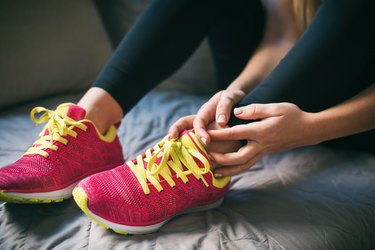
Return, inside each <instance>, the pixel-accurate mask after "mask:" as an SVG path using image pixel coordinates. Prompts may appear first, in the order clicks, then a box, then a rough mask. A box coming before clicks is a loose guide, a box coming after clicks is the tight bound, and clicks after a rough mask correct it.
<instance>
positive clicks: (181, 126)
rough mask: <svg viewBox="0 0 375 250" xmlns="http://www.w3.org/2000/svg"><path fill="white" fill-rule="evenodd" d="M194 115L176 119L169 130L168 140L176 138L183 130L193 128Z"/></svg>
mask: <svg viewBox="0 0 375 250" xmlns="http://www.w3.org/2000/svg"><path fill="white" fill-rule="evenodd" d="M194 118H195V115H189V116H185V117H182V118H180V119H178V120H177V121H176V122H175V123H174V124H173V125H172V126H171V127H170V128H169V133H168V134H169V135H168V137H169V138H170V139H172V138H177V137H178V136H179V135H180V133H181V132H183V131H184V130H190V129H192V128H193V122H194Z"/></svg>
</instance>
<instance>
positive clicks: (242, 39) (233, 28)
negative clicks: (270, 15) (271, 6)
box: [208, 0, 265, 89]
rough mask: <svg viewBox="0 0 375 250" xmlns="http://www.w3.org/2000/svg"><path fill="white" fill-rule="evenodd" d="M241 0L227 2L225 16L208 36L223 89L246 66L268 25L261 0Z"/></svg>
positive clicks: (220, 85) (218, 83)
mask: <svg viewBox="0 0 375 250" xmlns="http://www.w3.org/2000/svg"><path fill="white" fill-rule="evenodd" d="M237 2H238V4H237V5H234V4H233V5H232V4H231V5H229V6H227V9H226V11H225V13H223V18H221V19H220V20H219V21H218V22H217V23H216V24H215V26H214V27H212V29H211V31H210V33H209V36H208V38H209V44H210V48H211V51H212V55H213V59H214V63H215V69H216V76H217V85H218V87H219V88H220V89H225V88H226V87H227V86H228V85H229V84H230V83H231V82H232V81H233V80H234V79H235V78H236V77H237V76H238V75H239V74H240V73H241V71H242V70H243V69H244V67H245V66H246V64H247V62H248V61H249V58H250V57H251V55H252V54H253V53H254V51H255V49H256V48H257V46H258V45H259V43H260V41H261V39H262V36H263V32H264V28H265V10H264V7H263V6H262V3H261V1H247V0H239V1H237Z"/></svg>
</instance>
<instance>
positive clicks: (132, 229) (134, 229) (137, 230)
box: [87, 198, 224, 234]
mask: <svg viewBox="0 0 375 250" xmlns="http://www.w3.org/2000/svg"><path fill="white" fill-rule="evenodd" d="M223 200H224V198H222V199H220V200H218V201H216V202H214V203H212V204H209V205H205V206H197V207H193V208H189V209H187V210H185V211H184V212H182V213H179V214H177V215H175V216H178V215H182V214H186V213H193V212H200V211H205V210H209V209H213V208H216V207H219V206H220V205H221V203H222V202H223ZM87 210H88V213H89V214H90V215H91V216H92V217H94V218H95V219H96V220H98V221H100V222H101V223H103V224H105V225H106V226H109V227H110V228H111V229H112V230H115V231H121V232H124V233H129V234H147V233H152V232H155V231H157V230H158V229H159V228H161V227H162V226H163V225H164V224H165V223H167V222H168V221H169V220H171V219H172V218H173V217H172V218H170V219H167V220H164V221H162V222H159V223H156V224H153V225H149V226H127V225H122V224H117V223H114V222H111V221H108V220H106V219H103V218H102V217H99V216H97V215H95V214H94V213H93V212H91V211H90V209H88V208H87ZM175 216H174V217H175Z"/></svg>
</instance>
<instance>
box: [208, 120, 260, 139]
mask: <svg viewBox="0 0 375 250" xmlns="http://www.w3.org/2000/svg"><path fill="white" fill-rule="evenodd" d="M257 123H258V122H253V123H249V124H241V125H236V126H233V127H230V128H223V129H218V130H209V131H208V134H209V135H210V137H211V139H212V140H246V139H250V140H256V138H257V131H258V124H257Z"/></svg>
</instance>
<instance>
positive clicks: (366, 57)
mask: <svg viewBox="0 0 375 250" xmlns="http://www.w3.org/2000/svg"><path fill="white" fill-rule="evenodd" d="M373 10H374V7H373V3H372V2H371V1H342V2H340V4H337V2H336V1H334V0H331V1H325V2H324V3H323V4H322V6H321V8H320V9H319V11H318V13H317V14H316V17H315V18H314V20H313V22H312V24H311V26H310V27H309V28H308V29H307V30H306V32H305V33H304V34H303V36H302V37H301V39H300V41H299V42H298V43H297V44H296V46H295V47H294V48H293V49H292V50H291V51H290V52H289V53H288V54H287V56H286V57H285V58H284V59H283V60H282V61H281V62H280V64H279V65H278V66H277V67H276V69H275V70H274V71H273V72H272V73H271V75H270V76H269V77H268V78H267V79H265V80H264V81H263V83H262V84H261V85H259V86H258V87H257V88H256V89H255V90H254V91H253V92H252V93H250V94H249V95H248V96H247V97H245V98H244V99H243V101H242V102H241V103H240V104H239V105H240V106H244V105H248V104H251V103H272V102H292V103H295V104H297V105H298V106H299V107H300V108H301V109H303V110H305V111H310V112H317V111H320V110H323V109H326V108H328V107H330V106H333V105H336V104H338V103H340V102H342V101H344V100H346V99H348V98H350V97H352V96H354V95H355V94H357V93H358V92H360V91H361V90H362V89H365V88H366V87H367V86H369V85H370V84H371V83H372V82H374V80H375V79H374V74H373V73H372V72H371V71H370V70H369V69H370V68H371V66H372V65H374V60H373V59H374V52H373V48H374V47H373V44H374V41H375V38H374V34H373V32H371V30H372V29H373V27H374V21H373V20H372V14H371V13H372V11H373ZM368 72H370V73H368ZM363 76H365V77H363ZM240 123H244V121H240V120H238V119H235V118H232V120H231V125H235V124H240ZM366 134H372V135H374V133H373V132H369V133H366ZM354 137H356V136H354ZM360 141H361V142H360V144H362V146H363V142H364V141H363V140H360ZM369 141H371V140H369V139H367V140H366V142H369ZM368 144H369V143H368ZM368 146H369V145H368Z"/></svg>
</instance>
